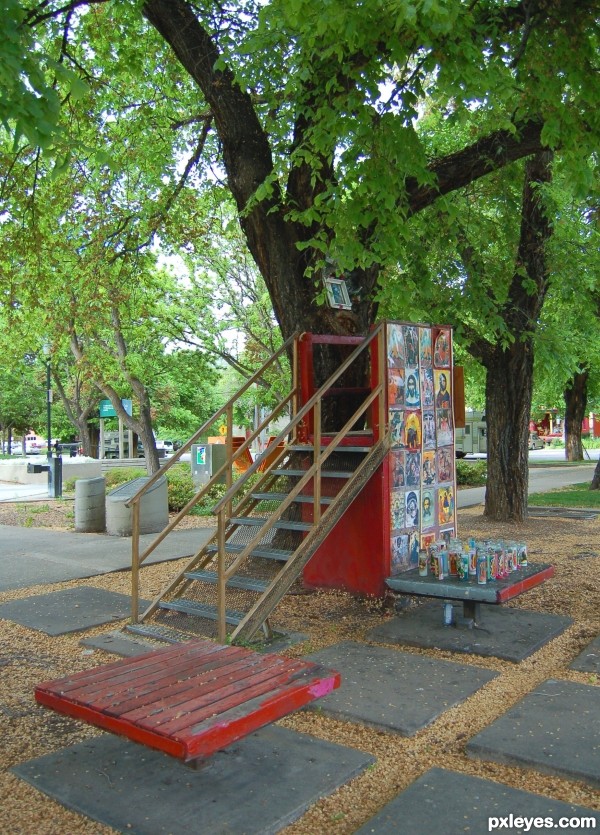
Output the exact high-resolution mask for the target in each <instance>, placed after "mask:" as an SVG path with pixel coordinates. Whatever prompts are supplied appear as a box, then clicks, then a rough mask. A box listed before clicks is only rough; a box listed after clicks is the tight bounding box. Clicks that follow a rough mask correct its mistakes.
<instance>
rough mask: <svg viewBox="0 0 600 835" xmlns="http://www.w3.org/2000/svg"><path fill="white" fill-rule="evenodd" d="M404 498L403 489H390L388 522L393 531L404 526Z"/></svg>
mask: <svg viewBox="0 0 600 835" xmlns="http://www.w3.org/2000/svg"><path fill="white" fill-rule="evenodd" d="M405 507H406V498H405V493H404V491H403V490H392V494H391V497H390V522H391V526H392V530H393V531H399V530H402V528H404V527H405V525H404V519H405Z"/></svg>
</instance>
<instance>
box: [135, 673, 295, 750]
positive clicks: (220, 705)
mask: <svg viewBox="0 0 600 835" xmlns="http://www.w3.org/2000/svg"><path fill="white" fill-rule="evenodd" d="M301 669H302V662H299V663H298V665H297V666H296V670H301ZM291 673H292V671H290V670H280V669H276V670H274V671H271V672H268V671H265V670H263V671H261V672H260V673H257V674H256V675H254V676H250V677H249V678H248V679H247V680H246V682H245V684H244V686H243V687H242V688H238V687H237V686H236V685H235V684H233V685H231V686H228V687H224V688H223V689H222V690H218V691H214V690H213V691H212V692H210V693H206V694H204V696H201V697H199V698H195V697H194V698H191V699H189V700H188V701H187V702H185V703H184V704H182V705H180V706H179V709H178V710H177V711H176V712H173V711H171V712H170V715H159V716H151V717H148V719H147V720H139V721H143V722H144V724H146V723H147V727H152V728H156V727H158V726H159V725H160V726H161V728H162V729H163V730H164V731H165V732H166V733H168V734H169V735H172V734H174V733H176V732H177V731H179V730H181V729H182V728H185V727H189V726H190V725H191V724H200V723H202V722H203V721H204V720H205V719H206V718H208V717H210V716H214V715H216V714H220V713H222V712H224V711H227V710H230V709H231V708H234V707H238V706H239V705H243V704H244V703H245V702H248V701H249V700H251V699H254V698H256V697H257V696H262V695H267V694H268V693H270V692H271V691H273V690H274V689H276V688H279V687H282V686H289V685H293V683H294V678H293V675H292V674H291Z"/></svg>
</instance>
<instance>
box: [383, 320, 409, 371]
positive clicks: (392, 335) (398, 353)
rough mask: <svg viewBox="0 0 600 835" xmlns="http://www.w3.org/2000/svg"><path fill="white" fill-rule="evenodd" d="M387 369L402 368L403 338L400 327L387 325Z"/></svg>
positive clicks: (403, 363) (403, 362)
mask: <svg viewBox="0 0 600 835" xmlns="http://www.w3.org/2000/svg"><path fill="white" fill-rule="evenodd" d="M387 354H388V367H392V368H404V366H405V365H406V361H405V359H404V337H403V334H402V325H394V324H389V325H388V327H387Z"/></svg>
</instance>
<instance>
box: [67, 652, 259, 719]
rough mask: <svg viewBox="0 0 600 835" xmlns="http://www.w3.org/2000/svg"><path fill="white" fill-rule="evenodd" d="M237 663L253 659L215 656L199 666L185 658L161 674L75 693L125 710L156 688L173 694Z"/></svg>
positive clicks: (241, 663)
mask: <svg viewBox="0 0 600 835" xmlns="http://www.w3.org/2000/svg"><path fill="white" fill-rule="evenodd" d="M236 664H239V665H241V666H242V667H246V666H248V665H249V664H252V661H251V659H248V658H245V657H242V658H239V659H236V658H233V659H228V658H220V659H215V660H214V661H213V662H212V666H210V667H207V666H206V665H205V664H204V665H202V666H201V667H200V668H197V667H190V665H189V662H188V664H187V665H181V664H178V665H177V666H176V669H173V670H169V669H166V670H164V671H162V673H161V674H160V675H155V676H153V677H150V678H144V679H141V680H139V681H136V679H135V676H134V677H133V678H131V679H127V680H121V681H120V682H118V683H116V684H115V685H114V686H113V687H112V688H109V689H106V690H105V691H103V692H98V694H95V693H91V694H90V693H89V692H87V691H83V690H82V691H79V692H77V693H76V694H75V695H76V697H77V698H78V699H80V700H87V701H93V702H94V704H95V705H97V706H98V707H100V708H108V707H109V706H110V707H112V708H113V709H114V710H116V709H117V707H118V708H119V712H124V711H126V710H128V709H129V707H128V706H127V705H128V703H129V702H131V701H132V700H133V701H134V702H135V704H136V705H140V706H141V705H143V704H144V703H145V701H148V700H150V701H151V700H152V699H153V698H155V694H156V692H157V691H158V690H162V691H164V692H169V693H170V694H171V695H172V696H175V695H176V693H177V692H179V691H180V690H185V689H188V688H189V687H190V686H193V685H194V684H198V685H199V686H201V684H202V683H203V682H204V681H209V682H210V681H213V680H215V679H217V678H219V677H221V676H223V675H228V674H229V671H231V672H235V670H236V669H237V667H236ZM146 697H148V699H146Z"/></svg>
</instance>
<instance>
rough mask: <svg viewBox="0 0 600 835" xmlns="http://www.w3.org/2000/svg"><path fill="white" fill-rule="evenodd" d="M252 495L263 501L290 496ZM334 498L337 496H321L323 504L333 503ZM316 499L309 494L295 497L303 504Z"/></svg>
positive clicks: (279, 500)
mask: <svg viewBox="0 0 600 835" xmlns="http://www.w3.org/2000/svg"><path fill="white" fill-rule="evenodd" d="M251 495H252V498H253V499H257V500H258V501H263V502H283V501H285V500H286V499H287V497H288V494H287V493H252V494H251ZM334 499H335V496H321V504H331V502H332V501H333V500H334ZM314 500H315V497H314V496H308V495H302V496H296V498H295V499H294V501H295V502H299V503H302V504H313V503H314Z"/></svg>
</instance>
